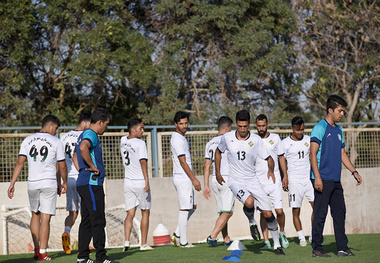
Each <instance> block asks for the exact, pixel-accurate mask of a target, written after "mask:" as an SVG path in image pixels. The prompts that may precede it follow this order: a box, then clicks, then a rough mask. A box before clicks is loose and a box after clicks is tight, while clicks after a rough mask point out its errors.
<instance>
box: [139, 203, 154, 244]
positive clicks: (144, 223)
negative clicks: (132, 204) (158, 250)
mask: <svg viewBox="0 0 380 263" xmlns="http://www.w3.org/2000/svg"><path fill="white" fill-rule="evenodd" d="M149 214H150V210H149V209H146V210H141V248H140V249H141V250H151V249H153V248H152V247H150V246H148V229H149Z"/></svg>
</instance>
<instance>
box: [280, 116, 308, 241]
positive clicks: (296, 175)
mask: <svg viewBox="0 0 380 263" xmlns="http://www.w3.org/2000/svg"><path fill="white" fill-rule="evenodd" d="M304 131H305V128H304V121H303V119H302V117H294V118H293V119H292V134H291V135H290V136H288V137H286V138H285V139H284V140H283V141H282V146H283V148H284V151H285V158H286V160H287V166H288V188H289V207H291V208H292V213H293V224H294V228H295V229H296V231H297V236H298V239H299V242H300V245H301V246H303V247H304V246H306V245H307V242H306V239H305V235H304V233H303V230H302V224H301V219H300V213H301V206H302V200H303V197H304V196H306V198H307V200H308V201H309V202H310V205H311V207H313V206H314V189H313V185H312V184H311V181H310V160H309V154H310V136H307V135H304ZM311 222H313V214H312V215H311ZM310 233H311V231H310ZM309 240H311V238H309Z"/></svg>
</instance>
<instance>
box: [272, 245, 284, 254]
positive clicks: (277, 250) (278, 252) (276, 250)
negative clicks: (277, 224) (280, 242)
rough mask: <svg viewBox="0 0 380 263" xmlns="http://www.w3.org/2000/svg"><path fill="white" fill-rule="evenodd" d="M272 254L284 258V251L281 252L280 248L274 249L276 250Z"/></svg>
mask: <svg viewBox="0 0 380 263" xmlns="http://www.w3.org/2000/svg"><path fill="white" fill-rule="evenodd" d="M274 253H275V254H276V255H282V256H285V253H284V251H283V250H282V248H281V247H278V248H276V249H275V250H274Z"/></svg>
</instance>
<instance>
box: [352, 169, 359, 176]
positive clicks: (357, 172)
mask: <svg viewBox="0 0 380 263" xmlns="http://www.w3.org/2000/svg"><path fill="white" fill-rule="evenodd" d="M354 173H357V174H359V173H358V171H356V170H355V171H353V172H352V173H351V175H352V176H354Z"/></svg>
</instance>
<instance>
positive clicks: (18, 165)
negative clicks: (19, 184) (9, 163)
mask: <svg viewBox="0 0 380 263" xmlns="http://www.w3.org/2000/svg"><path fill="white" fill-rule="evenodd" d="M25 160H26V156H24V155H19V156H18V159H17V162H16V166H15V168H14V170H13V175H12V179H11V183H10V185H9V188H8V197H9V198H10V199H12V197H13V196H14V193H15V183H16V181H17V178H18V177H19V176H20V174H21V170H22V167H24V163H25Z"/></svg>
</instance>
